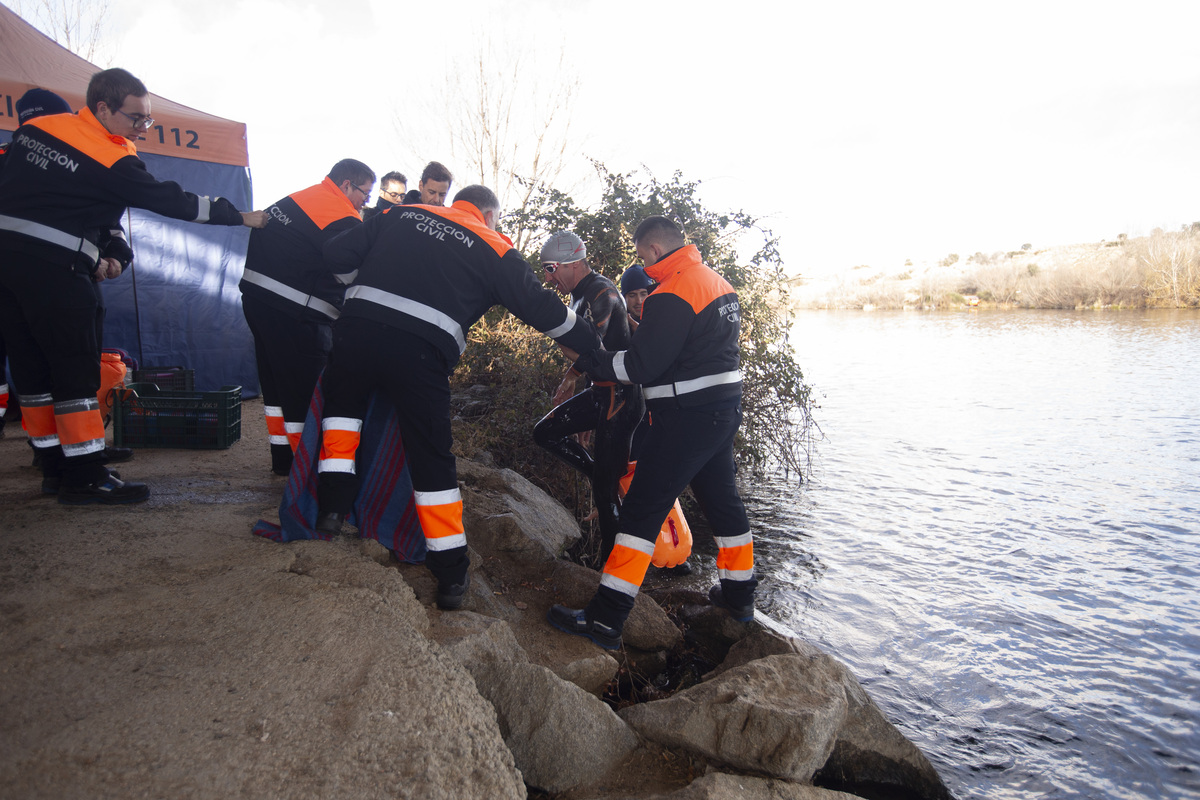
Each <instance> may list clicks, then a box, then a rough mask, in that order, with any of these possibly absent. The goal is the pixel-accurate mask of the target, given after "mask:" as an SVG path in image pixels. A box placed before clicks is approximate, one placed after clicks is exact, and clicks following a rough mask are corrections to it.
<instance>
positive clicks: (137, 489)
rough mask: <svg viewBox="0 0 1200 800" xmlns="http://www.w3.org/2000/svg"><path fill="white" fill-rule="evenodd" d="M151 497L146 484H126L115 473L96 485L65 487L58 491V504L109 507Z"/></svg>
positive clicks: (137, 501)
mask: <svg viewBox="0 0 1200 800" xmlns="http://www.w3.org/2000/svg"><path fill="white" fill-rule="evenodd" d="M148 497H150V487H149V486H147V485H146V484H144V483H126V482H125V481H123V480H121V479H120V478H118V477H117V476H116V475H114V474H113V473H111V472H109V473H108V475H107V477H105V478H103V479H101V480H98V481H96V482H95V483H89V484H84V485H83V486H63V487H61V488H59V490H58V502H60V503H62V504H63V505H68V506H85V505H89V504H91V503H102V504H104V505H107V506H112V505H123V504H125V503H140V502H142V501H143V500H145V499H147V498H148Z"/></svg>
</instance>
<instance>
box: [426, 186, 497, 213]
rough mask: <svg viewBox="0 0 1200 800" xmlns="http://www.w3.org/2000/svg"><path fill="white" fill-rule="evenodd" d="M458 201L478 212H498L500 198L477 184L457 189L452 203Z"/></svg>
mask: <svg viewBox="0 0 1200 800" xmlns="http://www.w3.org/2000/svg"><path fill="white" fill-rule="evenodd" d="M434 180H437V178H434ZM459 200H465V201H467V202H468V203H470V204H471V205H473V206H475V207H476V208H478V209H479V210H480V211H499V210H500V198H498V197H496V193H495V192H493V191H492V190H491V189H489V188H487V187H486V186H480V185H479V184H478V183H475V184H472V185H470V186H466V187H463V188H462V189H459V190H458V194H456V195H454V202H456V203H457V202H458V201H459Z"/></svg>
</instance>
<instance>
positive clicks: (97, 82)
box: [87, 67, 150, 114]
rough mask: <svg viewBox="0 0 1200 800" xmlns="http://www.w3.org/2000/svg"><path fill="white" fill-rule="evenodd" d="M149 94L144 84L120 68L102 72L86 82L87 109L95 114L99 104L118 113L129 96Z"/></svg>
mask: <svg viewBox="0 0 1200 800" xmlns="http://www.w3.org/2000/svg"><path fill="white" fill-rule="evenodd" d="M148 94H150V90H149V89H147V88H146V84H144V83H142V82H141V81H140V80H138V79H137V78H135V77H134V76H133V74H132V73H131V72H129V71H128V70H124V69H121V68H120V67H113V68H112V69H106V70H102V71H100V72H97V73H96V74H95V75H93V76H92V79H91V80H90V81H88V88H87V107H88V108H90V109H91V110H92V113H93V114H95V113H96V111H98V110H99V108H100V104H101V103H104V105H106V106H108V107H109V108H110V109H111V110H113V111H119V110H120V109H121V106H123V105H125V98H126V97H128V96H129V95H133V96H134V97H145V96H146V95H148Z"/></svg>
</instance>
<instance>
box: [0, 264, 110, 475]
mask: <svg viewBox="0 0 1200 800" xmlns="http://www.w3.org/2000/svg"><path fill="white" fill-rule="evenodd" d="M96 320H97V305H96V290H95V284H94V282H93V281H92V279H91V276H89V275H85V274H83V273H82V272H78V271H75V270H73V269H72V268H70V267H66V266H62V265H59V264H53V263H50V262H47V261H44V260H42V259H39V258H36V257H33V256H28V255H25V254H22V253H14V252H9V253H5V254H4V255H3V259H2V260H0V331H2V332H3V336H4V343H5V347H6V349H7V350H8V361H9V368H10V370H11V372H12V376H13V383H15V384H16V385H17V386H18V387H20V391H21V392H22V393H23V394H24V395H26V396H27V397H35V396H39V395H49V396H50V397H51V398H52V399H53V401H54V403H55V404H56V405H57V404H59V403H63V402H66V401H72V400H89V401H91V402H92V403H94V402H95V400H96V393H97V392H98V391H99V390H100V347H99V344H98V342H97V341H96ZM95 413H96V415H97V417H99V414H100V412H99V410H97V411H96V412H95ZM101 426H103V423H101ZM39 450H41V456H42V472H43V474H44V475H47V476H49V475H61V476H62V478H63V481H64V483H65V484H66V485H68V486H81V485H84V484H89V483H93V482H95V481H98V480H102V479H103V478H104V477H105V476H106V475H107V471H106V470H105V468H104V451H103V449H101V450H99V451H98V452H91V453H86V454H82V455H75V456H71V457H69V458H68V457H66V456H64V455H63V452H62V447H61V446H60V445H55V446H51V447H45V448H39Z"/></svg>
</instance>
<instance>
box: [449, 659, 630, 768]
mask: <svg viewBox="0 0 1200 800" xmlns="http://www.w3.org/2000/svg"><path fill="white" fill-rule="evenodd" d="M472 674H473V675H474V676H475V684H476V686H478V687H479V692H480V694H482V695H483V696H484V697H485V698H487V699H488V700H489V701H491V703H492V705H493V706H494V707H495V709H496V718H497V720H498V721H499V723H500V730H501V732H502V733H503V735H504V741H505V742H506V743H507V744H508V747H509V749H510V750H511V751H512V754H513V758H514V759H515V761H516V764H517V767H518V768H519V769H520V770H521V774H522V775H523V776H524V778H525V782H526V783H527V784H529V785H530V786H534V787H537V788H539V789H543V790H545V791H548V792H562V791H566V790H568V789H574V788H576V787H580V786H587V785H589V784H593V783H595V782H597V781H598V780H600V779H601V778H602V777H603V776H604V775H605V774H607V773H608V772H610V771H611V770H613V769H614V768H616V767H618V766H619V765H620V764H621V763H622V762H624V760H625V759H626V758H627V757H628V756H629V754H630V753H631V752H633V750H634V748H636V747H637V737H636V736H635V735H634V734H633V731H631V730H630V729H629V726H627V725H626V724H625V723H624V722H622V721H621V719H620V718H619V717H617V715H616V714H614V713H613V711H612V709H611V708H609V707H608V706H607V705H605V704H604V703H603V702H601V701H600V700H598V699H597V698H595V697H593V696H592V695H590V694H588V693H587V692H585V691H584V690H583V689H580V688H579V687H578V686H576V685H575V684H573V683H569V682H567V681H564V680H563V679H561V678H559V677H558V676H557V675H555V674H554V673H553V672H551V671H550V670H548V669H546V668H545V667H540V666H537V665H535V664H528V663H501V662H493V663H489V664H477V665H475V666H474V667H473V669H472Z"/></svg>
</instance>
